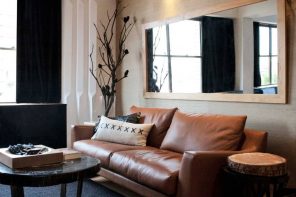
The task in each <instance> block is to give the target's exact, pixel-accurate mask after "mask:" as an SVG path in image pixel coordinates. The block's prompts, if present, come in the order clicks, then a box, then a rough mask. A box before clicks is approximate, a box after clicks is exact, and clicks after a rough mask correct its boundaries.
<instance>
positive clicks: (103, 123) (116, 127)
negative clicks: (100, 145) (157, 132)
mask: <svg viewBox="0 0 296 197" xmlns="http://www.w3.org/2000/svg"><path fill="white" fill-rule="evenodd" d="M152 126H153V124H133V123H128V122H122V121H118V120H112V119H110V118H107V117H105V116H102V117H101V120H100V123H99V125H98V126H97V129H96V133H95V134H94V135H93V136H92V138H91V139H93V140H102V141H108V142H114V143H119V144H127V145H135V146H146V140H147V136H148V134H149V132H150V130H151V128H152Z"/></svg>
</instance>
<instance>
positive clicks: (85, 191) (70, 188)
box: [0, 180, 123, 197]
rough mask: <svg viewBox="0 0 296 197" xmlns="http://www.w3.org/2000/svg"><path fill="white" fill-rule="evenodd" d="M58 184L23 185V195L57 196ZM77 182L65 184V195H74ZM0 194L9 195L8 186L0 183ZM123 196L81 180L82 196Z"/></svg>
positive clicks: (3, 196) (30, 196)
mask: <svg viewBox="0 0 296 197" xmlns="http://www.w3.org/2000/svg"><path fill="white" fill-rule="evenodd" d="M60 187H61V186H60V185H55V186H49V187H24V192H25V197H59V196H60ZM76 188H77V182H73V183H68V184H67V197H75V196H76ZM0 196H1V197H10V187H9V186H7V185H1V184H0ZM97 196H100V197H123V196H122V195H120V194H118V193H116V192H114V191H112V190H110V189H108V188H106V187H104V186H102V185H100V184H98V183H96V182H94V181H91V180H85V181H84V182H83V188H82V197H97Z"/></svg>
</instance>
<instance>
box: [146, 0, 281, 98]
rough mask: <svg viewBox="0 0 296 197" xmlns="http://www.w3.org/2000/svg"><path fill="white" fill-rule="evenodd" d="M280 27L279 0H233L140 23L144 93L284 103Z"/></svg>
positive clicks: (156, 96) (148, 94)
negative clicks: (141, 24)
mask: <svg viewBox="0 0 296 197" xmlns="http://www.w3.org/2000/svg"><path fill="white" fill-rule="evenodd" d="M285 33H286V30H285V0H249V1H245V0H244V1H237V0H236V1H235V2H234V1H233V2H228V3H225V4H223V5H222V4H221V5H215V6H213V7H211V8H207V9H203V10H202V9H201V10H197V11H195V12H193V13H189V14H187V15H186V17H185V16H180V17H178V18H174V19H169V20H166V21H157V22H154V23H149V24H145V25H143V35H145V36H144V38H143V46H144V54H145V58H144V59H145V60H144V65H145V69H144V70H145V83H144V84H145V87H144V89H145V92H144V94H145V97H146V98H162V99H189V100H217V101H239V102H264V103H285V102H286V91H285V89H286V78H285V77H286V73H285V72H286V57H285V56H286V49H285V46H286V43H285V42H286V41H285V39H286V38H285Z"/></svg>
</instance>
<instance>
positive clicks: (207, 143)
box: [160, 111, 247, 153]
mask: <svg viewBox="0 0 296 197" xmlns="http://www.w3.org/2000/svg"><path fill="white" fill-rule="evenodd" d="M246 119H247V116H230V115H218V114H185V113H181V112H179V111H177V112H176V113H175V115H174V118H173V121H172V124H171V126H170V128H169V130H168V132H167V134H166V136H165V138H164V140H163V142H162V144H161V147H160V148H161V149H166V150H171V151H175V152H180V153H183V152H184V151H213V150H237V148H238V145H239V142H240V140H241V136H242V134H243V130H244V127H245V122H246Z"/></svg>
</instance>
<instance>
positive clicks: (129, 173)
mask: <svg viewBox="0 0 296 197" xmlns="http://www.w3.org/2000/svg"><path fill="white" fill-rule="evenodd" d="M130 111H131V112H133V113H134V112H141V114H142V116H143V118H142V121H141V122H142V123H154V127H153V128H152V130H151V132H150V133H149V136H148V138H147V146H129V145H124V144H116V143H111V142H104V141H98V140H91V139H90V138H91V136H92V135H93V134H94V133H93V126H86V125H75V126H73V127H72V132H71V133H72V142H73V148H74V149H76V150H78V151H81V152H83V153H85V154H87V155H90V156H93V157H96V158H98V159H100V160H101V164H102V168H101V170H100V172H99V175H101V176H103V177H105V178H107V179H109V180H111V181H113V182H115V183H117V184H119V185H121V186H124V187H126V188H128V189H130V190H132V191H134V192H136V193H138V194H140V195H142V196H149V197H157V196H178V197H194V196H196V197H211V196H220V194H221V193H220V191H221V185H222V184H221V176H220V172H221V166H223V165H225V163H226V158H227V156H229V155H232V154H235V153H241V152H256V151H265V148H266V142H267V133H266V132H264V131H255V130H252V129H244V124H245V121H246V117H245V116H224V115H188V114H183V113H181V112H179V111H177V109H176V108H174V109H161V108H141V107H135V106H133V107H131V110H130ZM176 111H177V112H176Z"/></svg>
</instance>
